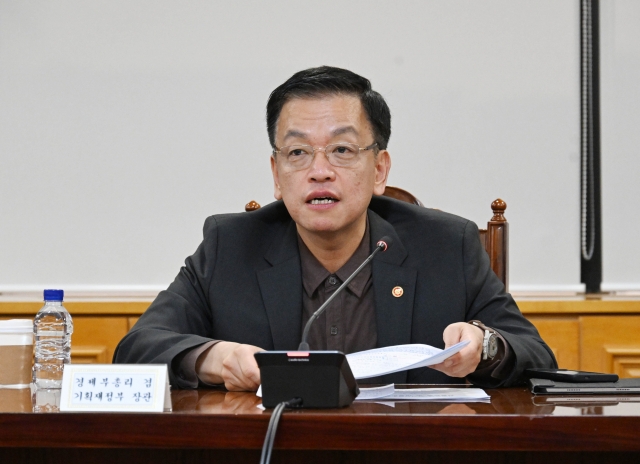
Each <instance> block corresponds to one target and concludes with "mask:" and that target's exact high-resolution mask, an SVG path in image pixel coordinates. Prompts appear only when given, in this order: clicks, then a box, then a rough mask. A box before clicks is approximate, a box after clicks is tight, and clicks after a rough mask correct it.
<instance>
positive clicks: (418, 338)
mask: <svg viewBox="0 0 640 464" xmlns="http://www.w3.org/2000/svg"><path fill="white" fill-rule="evenodd" d="M368 219H369V227H370V234H371V242H372V244H371V246H372V249H373V247H374V246H375V243H376V242H377V241H378V240H379V239H380V238H381V237H383V236H385V235H387V236H389V237H391V239H392V244H391V245H390V246H389V249H388V250H387V251H386V252H384V253H378V254H377V255H376V257H375V258H374V260H373V261H372V279H373V289H374V300H375V311H376V322H377V331H378V333H377V336H378V345H379V346H381V347H382V346H390V345H400V344H407V343H425V344H428V345H432V346H436V347H439V348H444V342H443V340H442V334H443V331H444V329H445V327H447V326H448V325H449V324H452V323H454V322H461V321H469V320H473V319H478V320H480V321H482V322H483V323H484V324H485V325H487V326H489V327H492V328H495V329H496V330H497V331H499V332H500V334H502V336H503V337H504V338H505V339H506V340H507V342H508V343H509V345H510V348H511V350H513V352H514V354H515V359H516V362H515V366H514V368H513V369H512V372H511V374H510V375H509V376H508V378H506V379H502V380H498V379H495V378H491V377H489V376H486V375H485V376H484V378H476V377H477V376H476V377H474V376H473V374H472V375H470V376H469V379H470V380H471V381H472V382H473V383H476V384H478V385H481V386H484V387H495V386H503V385H504V386H506V385H512V384H515V383H518V382H520V381H521V374H522V372H523V370H524V369H526V368H530V367H555V365H556V363H555V359H554V357H553V354H552V353H551V350H550V349H549V348H548V347H547V345H546V344H545V343H544V342H543V341H542V339H541V338H540V336H539V335H538V332H537V330H536V329H535V327H534V326H533V325H532V324H531V323H529V322H528V321H527V320H526V319H525V318H524V317H523V316H522V314H521V313H520V311H519V310H518V308H517V306H516V304H515V302H514V301H513V299H512V298H511V295H509V294H508V293H506V292H505V291H504V286H503V284H502V282H500V280H499V279H498V277H497V276H496V275H495V274H494V272H493V271H492V270H491V267H490V264H489V258H488V256H487V254H486V252H485V251H484V249H483V248H482V245H481V244H480V240H479V235H478V229H477V226H476V225H475V224H474V223H473V222H471V221H468V220H466V219H463V218H460V217H457V216H454V215H451V214H447V213H444V212H441V211H436V210H432V209H427V208H422V207H418V206H414V205H410V204H407V203H403V202H399V201H396V200H393V199H389V198H386V197H374V198H373V199H372V201H371V204H370V205H369V210H368ZM296 234H297V231H296V225H295V223H294V221H293V220H292V219H291V217H290V216H289V213H288V212H287V209H286V208H285V206H284V204H283V203H282V201H277V202H274V203H271V204H269V205H267V206H265V207H263V208H261V209H259V210H257V211H255V212H251V213H238V214H222V215H215V216H211V217H209V218H208V219H207V220H206V222H205V225H204V240H203V241H202V243H201V244H200V246H199V247H198V249H197V250H196V252H195V253H194V254H193V255H192V256H190V257H189V258H187V259H186V261H185V265H184V266H183V267H182V268H181V270H180V273H179V274H178V276H177V277H176V279H175V280H174V282H173V283H172V284H171V285H170V286H169V288H168V289H167V290H165V291H162V292H160V293H159V294H158V297H157V298H156V299H155V301H154V302H153V303H152V304H151V306H150V307H149V309H148V310H147V311H146V312H145V313H144V314H143V315H142V317H141V318H140V319H139V321H138V322H137V323H136V325H135V326H134V327H133V328H132V329H131V331H130V332H129V333H128V334H127V335H126V336H125V338H124V339H123V340H122V341H121V342H120V344H119V345H118V347H117V349H116V353H115V355H114V362H120V363H166V364H168V365H169V366H171V363H172V360H173V359H174V358H175V357H176V356H177V355H179V354H180V353H182V352H184V351H185V350H190V349H192V348H195V347H196V346H198V345H201V344H203V343H205V342H208V341H210V340H211V339H216V340H225V341H234V342H238V343H246V344H250V345H255V346H259V347H261V348H264V349H266V350H295V349H296V348H297V347H298V344H299V342H300V338H301V335H302V333H301V332H302V330H301V329H302V327H301V324H302V322H301V319H302V309H301V308H302V291H303V290H302V277H301V270H300V256H299V252H298V244H297V235H296ZM396 286H400V287H402V288H403V290H404V293H403V295H402V296H401V297H399V298H397V297H394V296H393V295H392V292H391V290H392V289H393V288H394V287H396ZM169 370H170V378H171V383H172V385H174V386H177V387H180V386H185V383H184V380H182V379H180V378H179V377H178V376H177V375H176V374H175V373H174V372H172V370H171V368H170V369H169ZM381 381H388V382H395V383H460V382H463V381H464V380H463V379H456V378H451V377H448V376H446V375H445V374H442V373H440V372H438V371H435V370H433V369H430V368H421V369H415V370H412V371H408V372H400V373H396V374H391V375H389V376H385V378H383V379H381Z"/></svg>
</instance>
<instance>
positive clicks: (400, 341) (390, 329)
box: [369, 210, 418, 383]
mask: <svg viewBox="0 0 640 464" xmlns="http://www.w3.org/2000/svg"><path fill="white" fill-rule="evenodd" d="M369 224H370V227H371V248H372V249H373V247H375V245H376V243H377V242H378V240H379V239H380V238H382V237H384V236H385V235H386V236H388V237H391V240H392V243H391V244H390V245H389V249H388V250H387V251H385V252H383V253H378V254H377V255H376V257H375V258H374V259H373V263H372V264H373V266H372V274H373V295H374V301H375V308H376V325H377V330H378V346H379V347H383V346H393V345H406V344H408V343H411V322H412V317H413V301H414V296H415V290H416V279H417V276H418V272H417V271H416V270H415V269H411V268H407V267H403V266H402V263H403V262H404V260H405V259H406V257H407V251H406V249H405V248H404V245H403V244H402V242H401V241H400V237H398V234H397V233H396V231H395V229H394V228H393V226H392V225H391V224H389V223H388V222H387V221H385V220H384V219H382V218H381V217H380V216H378V215H377V214H376V213H374V212H373V211H371V210H369ZM396 287H400V288H401V289H402V295H401V296H394V293H393V290H394V289H395V288H396ZM397 294H398V293H396V295H397ZM376 381H377V382H380V383H407V371H403V372H396V373H395V374H389V375H385V376H382V377H379V378H377V379H376Z"/></svg>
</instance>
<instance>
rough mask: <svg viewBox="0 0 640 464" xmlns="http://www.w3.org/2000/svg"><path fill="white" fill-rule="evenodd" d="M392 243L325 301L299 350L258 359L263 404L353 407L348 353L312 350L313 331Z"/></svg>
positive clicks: (306, 329) (258, 355)
mask: <svg viewBox="0 0 640 464" xmlns="http://www.w3.org/2000/svg"><path fill="white" fill-rule="evenodd" d="M390 243H391V240H390V239H389V238H388V237H383V238H382V239H381V240H379V241H378V243H377V244H376V248H375V250H373V252H372V253H371V254H370V255H369V257H368V258H367V259H366V260H365V261H364V262H363V263H362V264H361V265H360V266H359V267H358V269H356V270H355V271H354V272H353V273H352V274H351V275H350V276H349V277H348V278H347V279H346V280H345V281H344V283H343V284H342V285H341V286H340V287H338V289H337V290H336V291H335V292H334V293H333V294H332V295H331V296H330V297H329V299H327V301H325V302H324V304H323V305H322V306H320V308H318V310H317V311H316V312H314V313H313V315H312V316H311V318H309V321H308V322H307V324H306V325H305V327H304V331H303V333H302V341H301V342H300V346H299V347H298V351H262V352H259V353H256V354H255V355H254V356H255V358H256V362H257V363H258V367H259V368H260V379H261V382H262V404H263V405H264V407H266V408H274V407H276V406H278V404H280V403H282V402H291V400H294V399H295V404H293V403H291V404H292V406H293V407H296V408H338V407H343V406H348V405H350V404H351V403H352V402H353V400H354V399H355V398H356V396H358V394H359V393H360V390H359V389H358V384H357V382H356V380H355V378H354V376H353V372H351V368H350V367H349V363H348V362H347V358H346V356H345V355H344V353H342V352H340V351H310V350H309V343H308V342H307V340H308V337H309V329H310V328H311V325H312V324H313V322H314V321H315V320H316V319H318V317H319V316H320V315H321V314H322V313H323V312H324V310H325V309H326V308H327V306H328V305H329V303H331V301H333V299H334V298H335V297H336V296H337V295H338V294H339V293H340V292H341V291H343V290H344V288H345V287H346V286H347V285H349V282H351V281H352V280H353V278H354V277H355V276H357V275H358V273H359V272H360V271H362V269H363V268H364V267H365V266H366V265H367V264H369V262H370V261H371V260H372V259H373V258H374V256H375V255H376V254H377V253H378V252H380V251H386V250H387V248H388V244H390Z"/></svg>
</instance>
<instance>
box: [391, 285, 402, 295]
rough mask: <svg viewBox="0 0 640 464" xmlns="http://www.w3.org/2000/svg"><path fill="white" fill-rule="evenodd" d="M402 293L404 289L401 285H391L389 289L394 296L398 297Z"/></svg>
mask: <svg viewBox="0 0 640 464" xmlns="http://www.w3.org/2000/svg"><path fill="white" fill-rule="evenodd" d="M403 293H404V290H403V289H402V287H393V290H391V294H392V295H393V296H395V297H396V298H400V297H401V296H402V294H403Z"/></svg>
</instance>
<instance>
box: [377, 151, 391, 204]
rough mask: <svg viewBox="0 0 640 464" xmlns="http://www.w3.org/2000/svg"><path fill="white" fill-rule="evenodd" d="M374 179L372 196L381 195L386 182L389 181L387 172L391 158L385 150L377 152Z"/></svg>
mask: <svg viewBox="0 0 640 464" xmlns="http://www.w3.org/2000/svg"><path fill="white" fill-rule="evenodd" d="M375 163H376V165H375V170H376V178H375V183H374V185H373V194H374V195H382V194H383V193H384V188H385V187H386V186H387V180H388V179H389V170H390V169H391V156H390V155H389V152H388V151H387V150H381V151H380V152H378V156H377V157H376V160H375Z"/></svg>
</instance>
